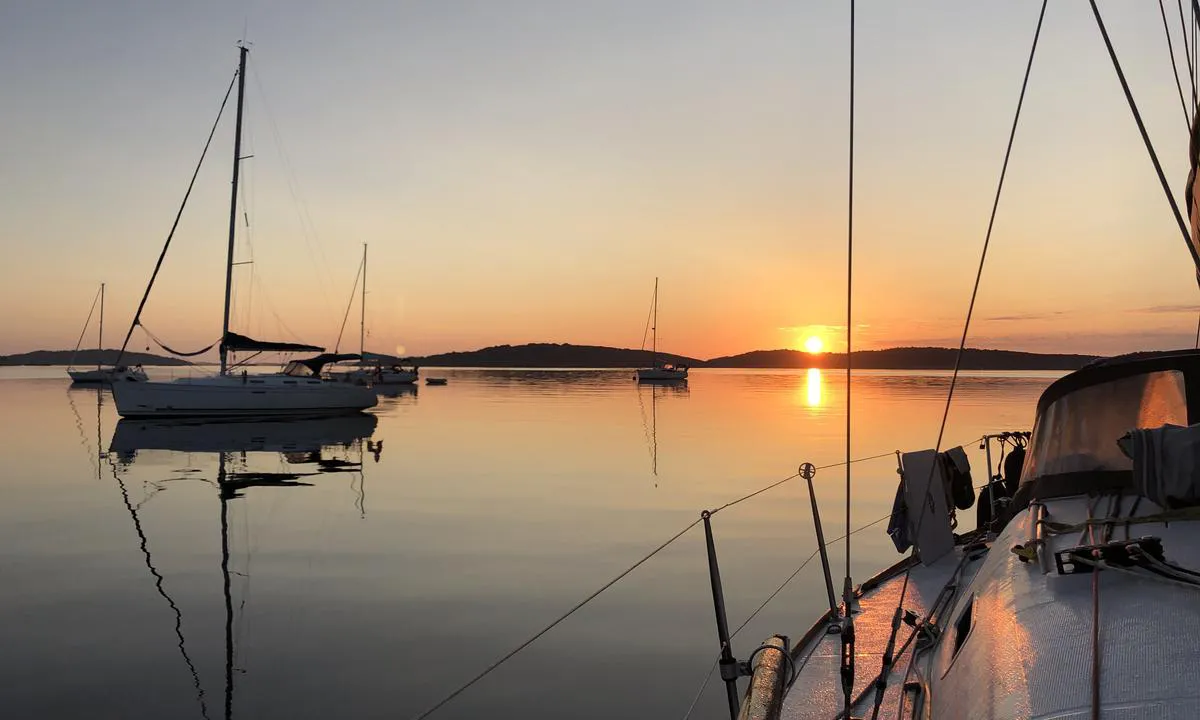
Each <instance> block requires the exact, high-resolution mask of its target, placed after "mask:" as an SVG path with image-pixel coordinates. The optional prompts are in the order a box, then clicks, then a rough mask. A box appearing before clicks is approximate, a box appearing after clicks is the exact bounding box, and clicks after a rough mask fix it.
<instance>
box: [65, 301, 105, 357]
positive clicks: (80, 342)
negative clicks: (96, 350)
mask: <svg viewBox="0 0 1200 720" xmlns="http://www.w3.org/2000/svg"><path fill="white" fill-rule="evenodd" d="M101 292H103V290H97V291H96V297H94V298H92V307H91V309H90V310H88V316H87V320H84V321H83V329H82V330H80V331H79V340H77V341H76V342H75V351H74V352H72V353H71V361H70V362H69V363H67V367H74V366H75V356H76V355H78V354H79V347H80V346H81V345H83V336H84V335H86V334H87V329H88V326H89V325H91V324H92V313H94V312H96V303H98V302H100V293H101ZM100 350H101V351H103V350H104V348H100Z"/></svg>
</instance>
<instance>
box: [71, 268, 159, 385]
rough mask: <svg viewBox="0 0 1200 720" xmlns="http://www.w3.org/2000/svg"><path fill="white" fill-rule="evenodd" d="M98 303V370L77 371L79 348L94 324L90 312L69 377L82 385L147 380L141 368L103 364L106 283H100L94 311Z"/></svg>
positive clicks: (72, 359)
mask: <svg viewBox="0 0 1200 720" xmlns="http://www.w3.org/2000/svg"><path fill="white" fill-rule="evenodd" d="M97 302H99V303H100V322H99V329H98V334H97V336H96V369H95V370H76V369H75V357H76V356H78V355H79V347H80V346H81V345H83V336H84V335H86V334H87V329H88V325H90V324H91V322H92V313H91V312H90V311H89V312H88V319H87V320H86V321H84V323H83V330H82V331H80V333H79V341H78V342H76V343H75V352H74V353H73V354H72V355H71V363H70V364H69V365H68V366H67V375H70V376H71V381H72V382H75V383H78V384H80V385H91V384H96V383H111V382H113V381H114V380H145V379H146V372H145V371H144V370H142V368H141V367H132V368H127V367H112V368H105V367H104V363H103V362H101V357H102V355H103V354H104V283H100V292H99V294H98V295H97V296H96V300H93V301H92V310H95V309H96V303H97Z"/></svg>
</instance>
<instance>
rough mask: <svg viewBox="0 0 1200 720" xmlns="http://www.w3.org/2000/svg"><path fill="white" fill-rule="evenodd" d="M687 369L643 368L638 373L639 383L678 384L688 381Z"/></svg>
mask: <svg viewBox="0 0 1200 720" xmlns="http://www.w3.org/2000/svg"><path fill="white" fill-rule="evenodd" d="M687 376H688V371H687V368H641V369H640V370H638V371H637V379H638V382H678V381H681V380H687Z"/></svg>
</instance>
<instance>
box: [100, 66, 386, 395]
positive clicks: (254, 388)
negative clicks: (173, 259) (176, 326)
mask: <svg viewBox="0 0 1200 720" xmlns="http://www.w3.org/2000/svg"><path fill="white" fill-rule="evenodd" d="M239 50H240V55H239V62H238V74H237V88H238V89H237V120H236V129H235V131H234V140H233V189H232V193H231V195H230V203H229V249H228V256H227V259H226V265H225V312H224V322H223V325H222V334H221V340H220V354H221V369H220V372H219V373H218V374H217V375H216V376H210V377H199V378H180V379H177V380H174V381H172V382H146V381H144V380H142V381H136V382H119V383H115V384H114V385H113V398H114V399H115V400H116V404H117V412H119V413H120V414H121V415H122V416H123V417H237V416H242V417H245V416H251V417H257V416H273V415H301V416H306V415H321V414H331V413H344V412H356V411H360V410H365V409H367V408H369V407H373V406H374V405H375V404H377V403H378V399H377V398H376V397H375V393H373V392H371V391H370V390H368V389H366V388H362V387H357V386H354V385H349V384H346V383H338V382H331V381H327V380H323V379H321V371H322V369H323V368H324V367H325V365H327V364H329V363H332V362H336V361H337V360H340V359H345V358H346V357H348V356H339V355H318V356H316V357H313V358H309V359H306V360H293V361H291V362H289V363H288V364H287V367H286V368H285V369H284V371H283V372H282V373H276V374H263V375H249V374H248V373H247V372H246V371H245V370H243V371H242V373H241V374H240V375H233V374H231V373H230V372H229V371H230V367H229V353H230V352H235V351H248V352H253V353H255V354H258V353H262V352H295V351H318V352H320V351H321V350H322V349H323V348H320V347H316V346H313V345H304V344H300V343H287V342H263V341H259V340H254V339H252V338H248V337H246V336H244V335H239V334H237V333H233V332H230V331H229V314H230V312H229V311H230V296H231V290H232V287H233V266H234V264H235V263H234V260H233V249H234V237H235V236H234V233H235V228H236V222H237V199H238V170H239V167H240V164H241V160H242V156H241V146H242V107H243V98H244V95H245V86H246V54H247V52H248V51H247V48H246V47H245V46H243V47H241V48H239ZM222 107H223V106H222ZM189 192H190V189H189ZM168 242H169V240H168ZM165 252H166V250H165V249H164V250H163V253H164V254H165ZM161 260H162V258H161V257H160V258H159V262H160V263H161ZM154 272H155V275H152V276H151V278H150V283H149V285H148V286H147V288H146V293H145V295H143V297H142V305H141V306H139V307H138V312H137V314H136V315H135V317H134V319H133V324H132V325H131V326H130V328H129V334H128V335H126V339H125V342H126V344H128V342H129V336H130V335H132V333H133V329H134V328H135V327H137V325H138V324H139V322H140V318H141V311H142V307H144V306H145V303H146V298H147V297H149V294H150V288H151V287H153V285H154V278H155V276H156V275H157V273H158V268H157V267H156V268H155V271H154ZM123 349H124V348H122V351H123ZM127 379H129V380H133V378H127Z"/></svg>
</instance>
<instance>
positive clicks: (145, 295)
mask: <svg viewBox="0 0 1200 720" xmlns="http://www.w3.org/2000/svg"><path fill="white" fill-rule="evenodd" d="M235 82H237V73H236V72H235V73H234V74H233V79H232V80H230V81H229V87H228V88H226V89H225V97H224V99H222V100H221V108H220V109H219V110H217V119H216V120H214V121H213V125H212V129H211V130H209V131H208V139H207V140H205V141H204V150H203V151H201V153H200V160H199V161H198V162H197V163H196V169H195V170H193V171H192V179H191V180H190V181H188V186H187V192H185V193H184V194H183V202H181V203H179V210H178V211H177V212H176V213H175V222H173V223H171V231H170V232H169V233H167V240H166V242H164V243H163V248H162V251H161V252H160V253H159V254H158V261H157V262H155V263H154V272H152V273H150V282H149V283H147V284H146V292H144V293H142V301H141V302H140V303H138V308H137V312H135V313H134V314H133V322H131V323H129V332H127V333H125V342H123V343H121V352H119V353H117V359H116V361H114V362H113V367H116V366H118V365H120V364H121V358H122V357H124V356H125V348H126V347H128V346H129V338H131V337H133V329H134V328H136V327H137V326H138V325H139V324H140V322H141V319H142V310H143V309H144V308H145V307H146V300H148V299H149V298H150V290H151V289H152V288H153V287H154V280H155V278H157V277H158V271H159V270H161V269H162V264H163V260H164V259H166V257H167V248H169V247H171V239H172V238H174V237H175V229H176V228H178V227H179V220H180V218H182V217H183V209H184V208H185V207H187V201H188V198H189V197H191V196H192V188H193V187H194V186H195V185H196V177H197V176H198V175H199V174H200V166H201V165H203V164H204V157H205V156H206V155H208V147H209V146H210V145H212V139H213V135H215V134H216V133H217V125H218V124H220V122H221V115H222V114H223V113H224V112H225V105H226V103H228V102H229V94H230V93H231V92H232V91H233V84H234V83H235Z"/></svg>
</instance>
